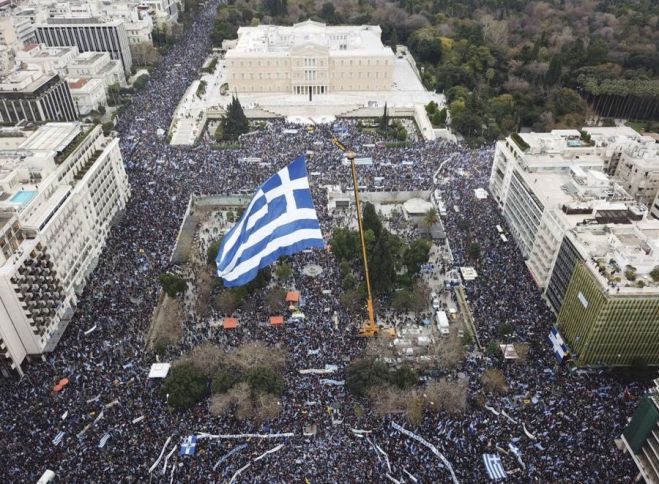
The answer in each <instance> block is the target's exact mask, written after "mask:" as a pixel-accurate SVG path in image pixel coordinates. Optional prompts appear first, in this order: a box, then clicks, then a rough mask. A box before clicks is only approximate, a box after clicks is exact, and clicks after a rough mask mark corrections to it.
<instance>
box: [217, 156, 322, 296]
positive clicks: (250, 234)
mask: <svg viewBox="0 0 659 484" xmlns="http://www.w3.org/2000/svg"><path fill="white" fill-rule="evenodd" d="M314 247H315V248H320V249H322V248H323V247H325V243H324V242H323V235H322V233H321V231H320V223H319V222H318V216H317V215H316V210H315V208H314V206H313V200H312V198H311V190H310V189H309V179H308V177H307V168H306V166H305V157H304V156H300V157H298V158H297V159H295V161H293V162H292V163H291V164H290V165H288V166H287V167H286V168H284V169H282V170H280V171H278V172H277V173H276V174H275V175H273V176H272V177H270V178H269V179H268V180H267V181H266V182H265V183H264V184H263V185H261V187H260V188H259V189H258V191H257V192H256V194H255V195H254V198H253V199H252V201H251V202H250V204H249V206H248V207H247V209H246V210H245V213H244V214H243V216H242V217H241V219H240V220H239V221H238V223H237V224H236V225H234V226H233V227H232V228H231V230H229V232H227V234H226V235H225V236H224V238H223V239H222V245H221V246H220V250H219V251H218V253H217V257H216V258H215V262H216V263H217V275H218V276H219V277H221V278H222V279H224V285H225V286H226V287H234V286H242V285H244V284H247V283H248V282H249V281H251V280H252V279H254V278H255V277H256V275H257V274H258V272H259V270H260V269H262V268H263V267H266V266H268V265H270V264H272V263H273V262H274V261H276V260H277V259H278V258H279V257H281V256H283V255H293V254H295V253H297V252H300V251H302V250H305V249H310V248H314Z"/></svg>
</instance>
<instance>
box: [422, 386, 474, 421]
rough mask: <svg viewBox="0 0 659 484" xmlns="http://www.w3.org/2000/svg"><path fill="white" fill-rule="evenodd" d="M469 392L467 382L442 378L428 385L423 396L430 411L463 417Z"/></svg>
mask: <svg viewBox="0 0 659 484" xmlns="http://www.w3.org/2000/svg"><path fill="white" fill-rule="evenodd" d="M467 391H468V385H467V381H466V380H463V379H459V380H447V379H446V378H442V379H441V380H439V381H433V382H430V383H428V384H427V385H426V386H425V388H424V389H423V396H424V399H425V402H426V405H427V408H428V410H430V411H433V412H439V411H445V412H447V413H451V414H456V415H461V414H463V413H464V412H465V410H467Z"/></svg>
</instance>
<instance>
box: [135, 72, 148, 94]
mask: <svg viewBox="0 0 659 484" xmlns="http://www.w3.org/2000/svg"><path fill="white" fill-rule="evenodd" d="M148 81H149V75H148V74H142V75H141V76H140V77H138V78H137V79H135V81H133V87H134V88H135V89H137V90H140V89H142V88H143V87H144V86H145V85H146V83H147V82H148Z"/></svg>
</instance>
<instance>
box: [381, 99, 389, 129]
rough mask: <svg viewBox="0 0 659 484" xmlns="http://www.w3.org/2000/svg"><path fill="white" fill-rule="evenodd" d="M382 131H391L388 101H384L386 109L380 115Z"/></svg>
mask: <svg viewBox="0 0 659 484" xmlns="http://www.w3.org/2000/svg"><path fill="white" fill-rule="evenodd" d="M380 131H381V132H382V133H384V134H386V133H387V132H388V131H389V113H388V111H387V103H386V102H385V103H384V111H383V112H382V116H381V117H380Z"/></svg>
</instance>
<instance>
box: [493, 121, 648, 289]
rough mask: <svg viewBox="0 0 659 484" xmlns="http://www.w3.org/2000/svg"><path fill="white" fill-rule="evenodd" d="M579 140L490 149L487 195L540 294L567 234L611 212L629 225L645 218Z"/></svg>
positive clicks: (558, 135) (547, 137)
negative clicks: (623, 217)
mask: <svg viewBox="0 0 659 484" xmlns="http://www.w3.org/2000/svg"><path fill="white" fill-rule="evenodd" d="M580 136H581V134H580V133H579V131H575V130H556V131H552V132H551V133H542V134H536V133H527V134H520V135H516V136H510V137H508V138H506V139H505V140H503V141H499V142H497V145H496V150H495V155H494V163H493V165H492V172H491V175H490V192H491V193H492V195H493V197H494V199H495V200H496V202H497V203H498V205H499V208H500V209H501V211H502V213H503V216H504V218H505V219H506V221H507V222H508V226H509V228H510V232H511V234H512V235H513V237H514V239H515V242H516V243H517V245H518V246H519V248H520V250H521V252H522V254H523V256H524V258H525V259H526V263H527V266H528V268H529V271H530V272H531V275H532V276H533V277H534V279H535V281H536V283H537V285H538V287H541V288H545V287H546V286H547V283H548V278H549V276H550V274H551V271H552V268H553V265H554V261H555V259H556V255H557V253H558V250H559V248H560V246H561V243H562V241H563V235H564V234H565V232H566V231H567V230H569V229H570V228H572V227H575V226H577V225H579V224H583V223H586V222H587V221H588V223H592V221H595V220H596V219H598V218H599V219H602V218H603V217H604V218H606V217H607V216H608V215H610V214H611V213H612V212H614V213H618V212H621V213H623V214H624V216H626V217H629V218H632V219H634V218H642V217H643V216H644V214H645V213H646V212H647V209H646V208H644V207H643V206H642V205H639V204H638V202H636V201H635V200H634V199H633V198H632V197H631V195H629V194H628V193H627V192H626V191H625V190H624V189H623V188H622V187H621V186H620V184H619V183H617V182H616V181H615V180H613V179H612V178H611V177H609V176H608V175H607V174H606V173H604V171H603V170H604V169H605V161H604V159H603V156H602V153H600V152H599V151H598V149H597V147H595V146H591V145H590V144H586V143H582V142H581V141H580ZM516 140H518V141H516Z"/></svg>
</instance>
